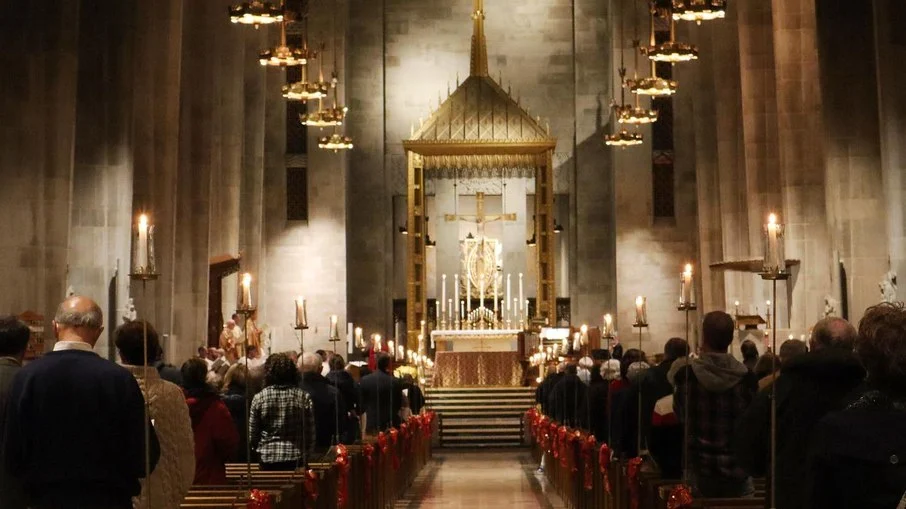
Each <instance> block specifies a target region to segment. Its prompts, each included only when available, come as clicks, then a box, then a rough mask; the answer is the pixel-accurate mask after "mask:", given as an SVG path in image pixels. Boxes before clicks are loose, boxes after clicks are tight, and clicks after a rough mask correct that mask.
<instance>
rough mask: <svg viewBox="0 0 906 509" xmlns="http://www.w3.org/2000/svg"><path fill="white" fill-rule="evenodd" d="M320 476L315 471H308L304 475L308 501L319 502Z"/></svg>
mask: <svg viewBox="0 0 906 509" xmlns="http://www.w3.org/2000/svg"><path fill="white" fill-rule="evenodd" d="M319 480H320V479H319V478H318V474H316V473H315V471H314V470H308V471H307V472H305V474H304V482H305V492H306V493H307V494H308V499H309V500H311V501H312V502H316V501H317V500H318V481H319Z"/></svg>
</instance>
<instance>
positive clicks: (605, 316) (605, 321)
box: [604, 313, 613, 325]
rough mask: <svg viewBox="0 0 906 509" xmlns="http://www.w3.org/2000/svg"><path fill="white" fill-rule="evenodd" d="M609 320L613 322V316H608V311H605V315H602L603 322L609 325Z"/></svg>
mask: <svg viewBox="0 0 906 509" xmlns="http://www.w3.org/2000/svg"><path fill="white" fill-rule="evenodd" d="M611 322H613V317H612V316H610V313H607V314H606V315H604V323H606V324H607V325H610V323H611Z"/></svg>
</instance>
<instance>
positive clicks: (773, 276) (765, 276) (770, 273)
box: [759, 268, 790, 509]
mask: <svg viewBox="0 0 906 509" xmlns="http://www.w3.org/2000/svg"><path fill="white" fill-rule="evenodd" d="M759 275H760V276H761V279H762V280H764V281H770V282H771V309H769V311H768V312H769V313H771V314H772V315H773V316H774V322H773V323H772V324H771V325H773V328H772V329H771V353H772V354H773V355H772V356H771V372H772V373H773V375H772V376H776V375H777V326H778V325H780V323H779V322H780V321H779V320H778V319H777V281H786V280H788V279H789V278H790V273H789V272H788V271H786V270H784V269H779V268H778V269H775V270H764V271H762V272H761V273H759ZM770 507H771V509H775V508H776V507H777V384H776V383H773V384H771V504H770Z"/></svg>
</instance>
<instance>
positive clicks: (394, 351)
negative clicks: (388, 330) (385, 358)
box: [387, 339, 396, 357]
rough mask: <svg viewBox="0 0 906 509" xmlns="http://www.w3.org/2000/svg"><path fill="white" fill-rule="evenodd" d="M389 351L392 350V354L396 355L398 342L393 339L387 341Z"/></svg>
mask: <svg viewBox="0 0 906 509" xmlns="http://www.w3.org/2000/svg"><path fill="white" fill-rule="evenodd" d="M387 351H389V352H390V355H392V356H394V357H396V344H395V343H394V342H393V340H392V339H391V340H390V341H388V342H387Z"/></svg>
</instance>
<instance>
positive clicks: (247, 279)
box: [242, 272, 252, 288]
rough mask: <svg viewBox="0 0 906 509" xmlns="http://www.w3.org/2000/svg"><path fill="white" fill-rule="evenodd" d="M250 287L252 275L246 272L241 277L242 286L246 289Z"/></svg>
mask: <svg viewBox="0 0 906 509" xmlns="http://www.w3.org/2000/svg"><path fill="white" fill-rule="evenodd" d="M251 285H252V275H251V274H249V273H248V272H246V273H245V274H243V275H242V286H244V287H246V288H248V287H249V286H251Z"/></svg>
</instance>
